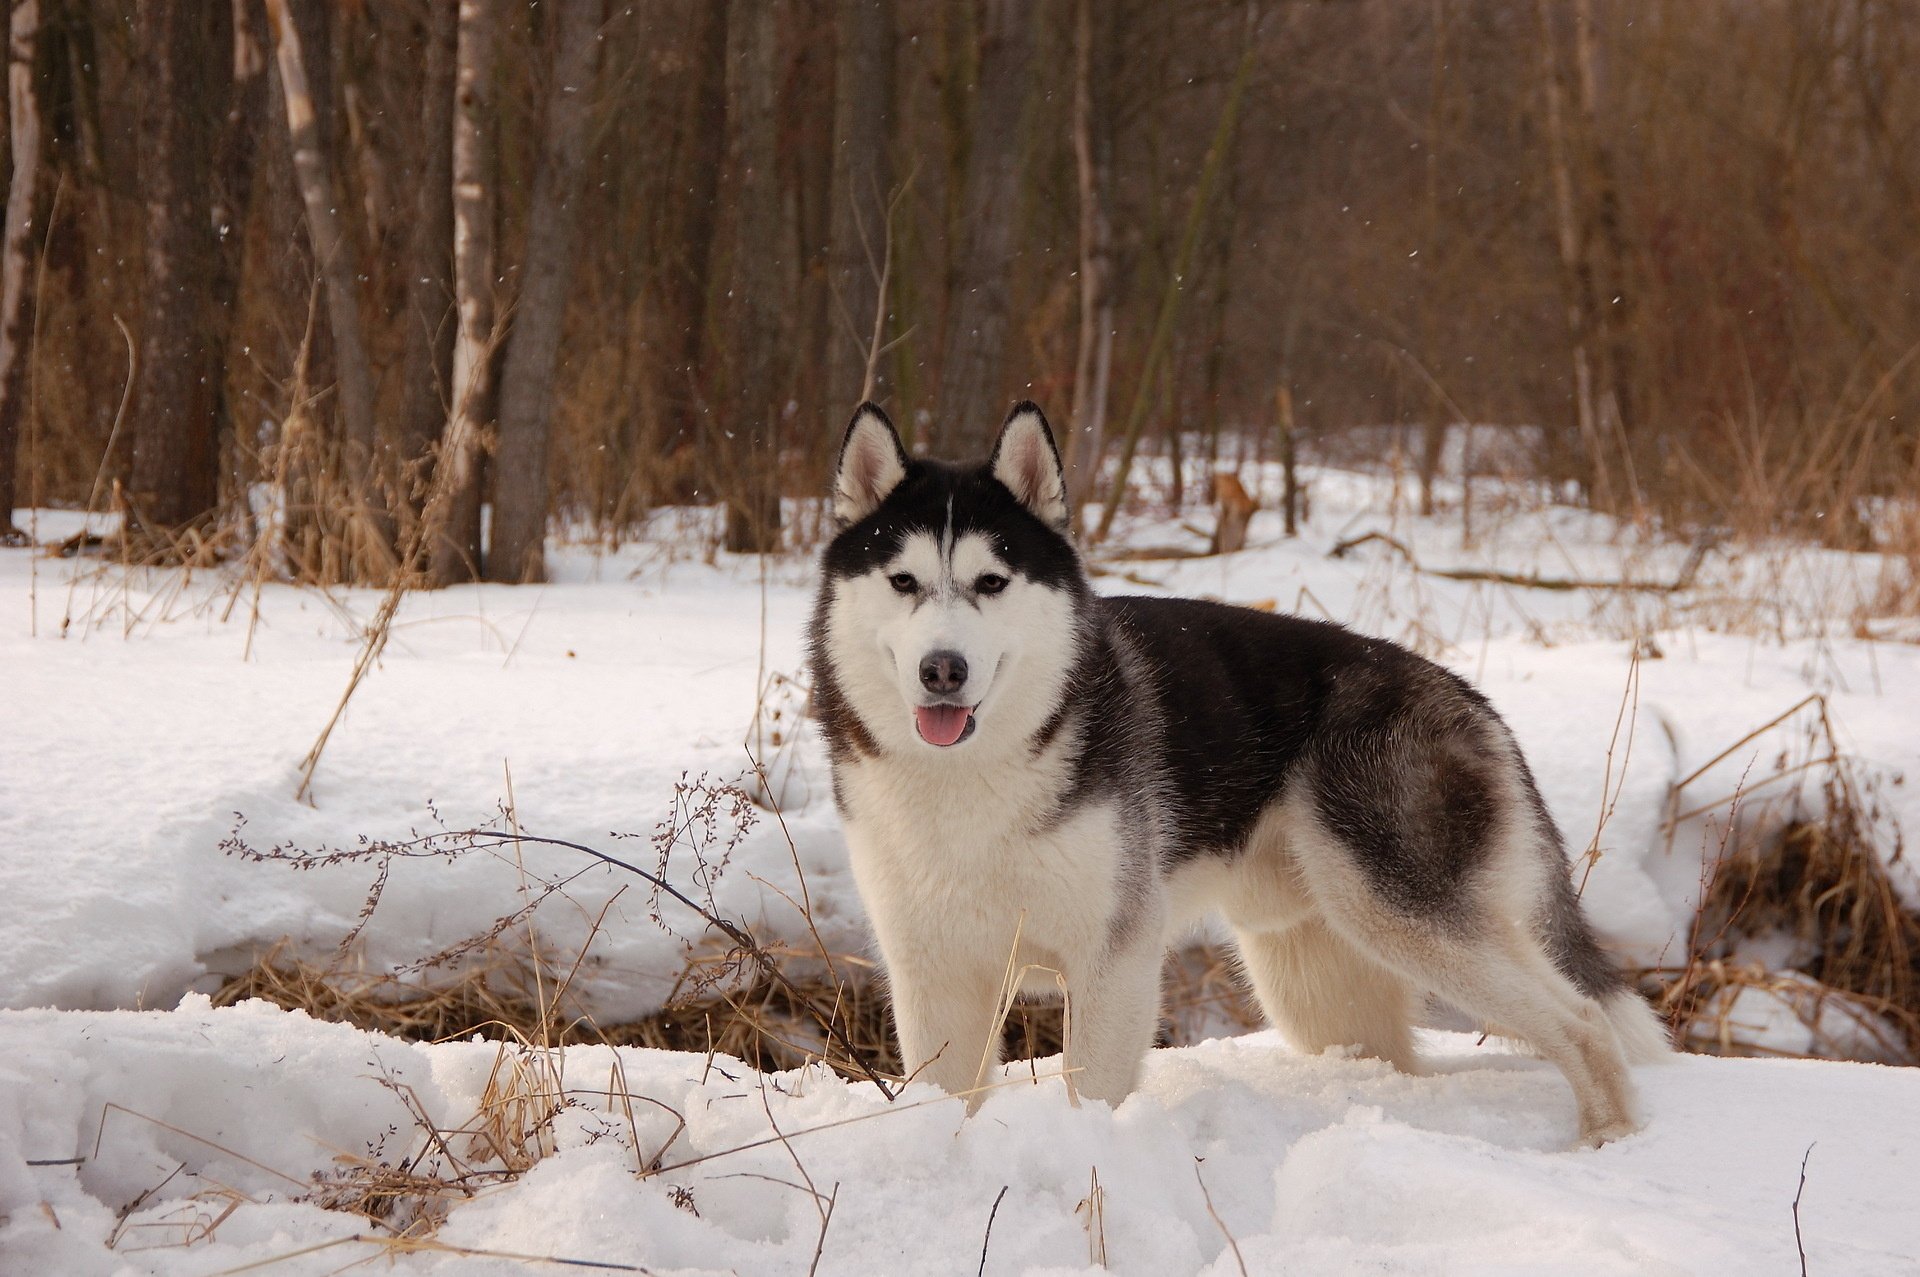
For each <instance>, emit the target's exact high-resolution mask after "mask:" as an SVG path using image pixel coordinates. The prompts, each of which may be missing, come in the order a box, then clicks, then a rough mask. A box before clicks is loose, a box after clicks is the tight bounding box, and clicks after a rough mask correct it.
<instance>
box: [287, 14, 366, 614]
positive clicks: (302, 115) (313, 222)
mask: <svg viewBox="0 0 1920 1277" xmlns="http://www.w3.org/2000/svg"><path fill="white" fill-rule="evenodd" d="M288 2H289V0H267V14H268V17H269V18H270V19H271V21H272V23H273V27H274V45H275V51H276V54H277V64H278V66H279V69H280V87H281V89H282V90H283V92H284V94H285V97H286V104H287V132H288V135H289V137H290V138H291V140H292V144H293V167H294V173H295V175H296V177H297V179H298V182H299V186H300V199H301V203H302V204H303V205H304V206H305V208H306V214H307V237H308V240H309V242H310V243H311V244H312V246H313V256H314V262H315V264H316V265H317V266H318V268H319V271H320V278H321V279H322V281H324V283H325V285H326V296H327V327H328V329H329V330H330V331H331V332H332V333H333V349H334V358H335V361H336V363H337V365H338V367H337V375H338V377H339V382H338V386H339V393H340V419H341V423H342V425H343V427H344V431H343V433H344V437H343V438H342V439H341V455H342V459H343V461H344V462H345V466H344V469H345V472H346V482H347V498H348V500H349V501H351V502H352V503H353V506H354V514H355V518H354V520H353V523H354V524H355V525H356V526H355V529H354V532H353V534H352V535H353V538H354V544H353V545H352V546H351V547H350V556H349V557H350V562H351V564H352V571H353V575H354V576H355V577H356V578H357V579H359V580H361V581H366V582H371V583H380V582H384V581H385V580H386V578H387V576H388V575H389V574H390V573H391V572H392V571H393V569H394V566H395V562H394V557H393V524H392V520H391V518H390V517H389V516H388V515H387V513H386V505H385V499H384V494H383V493H382V492H381V491H380V484H381V482H382V481H383V480H384V479H385V478H386V477H387V476H384V475H380V474H379V473H378V472H377V467H378V463H379V460H380V458H381V453H382V449H380V447H379V439H378V434H377V430H376V425H375V421H374V412H373V368H372V365H371V364H370V363H369V362H368V360H367V347H366V342H365V340H364V339H363V338H362V336H361V329H360V289H359V285H358V283H357V282H356V274H357V270H358V264H359V261H360V255H359V251H358V249H357V247H356V246H355V245H354V243H353V240H352V237H351V235H350V234H349V228H348V226H347V224H346V223H344V222H343V221H342V220H341V219H340V217H339V215H338V213H337V207H338V206H337V203H336V201H335V199H334V192H333V181H332V178H331V177H330V176H329V173H328V168H327V157H326V155H325V153H324V151H323V149H322V146H321V141H320V131H319V128H318V126H317V123H316V117H315V114H314V109H313V92H312V90H311V89H310V88H309V87H308V82H307V67H306V63H305V60H304V59H303V58H302V57H301V53H300V32H299V29H298V28H297V27H296V26H295V25H294V22H293V16H292V14H291V13H289V12H288V9H287V5H288ZM323 73H324V68H323Z"/></svg>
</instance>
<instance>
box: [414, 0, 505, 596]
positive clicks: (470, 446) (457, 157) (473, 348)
mask: <svg viewBox="0 0 1920 1277" xmlns="http://www.w3.org/2000/svg"><path fill="white" fill-rule="evenodd" d="M459 25H460V29H459V33H458V37H457V42H458V43H457V50H458V51H457V54H456V62H457V64H458V70H457V72H456V80H457V89H456V92H455V96H454V113H453V281H454V299H455V305H456V309H457V312H458V315H459V321H460V327H459V333H458V335H457V336H456V338H455V340H454V347H453V386H452V399H451V404H452V408H451V415H450V416H449V417H448V419H447V437H446V441H445V442H444V443H443V444H442V446H441V449H440V458H439V462H438V464H437V465H436V466H435V473H434V492H433V495H432V497H431V499H430V500H429V504H428V511H427V514H426V516H425V529H426V536H427V539H428V545H429V547H430V548H429V555H430V562H431V568H430V571H431V573H432V576H433V581H434V583H435V584H436V585H452V584H453V583H454V582H456V581H472V580H475V579H477V578H478V577H479V575H480V452H481V449H482V448H483V447H484V446H485V442H486V430H487V421H486V410H487V400H488V395H487V384H488V374H489V372H490V369H491V365H492V351H493V182H492V171H491V169H490V168H489V166H488V164H487V137H488V130H489V128H490V126H491V123H492V116H493V59H494V47H493V46H494V33H495V31H496V29H497V28H498V27H499V25H500V11H499V4H498V0H460V24H459Z"/></svg>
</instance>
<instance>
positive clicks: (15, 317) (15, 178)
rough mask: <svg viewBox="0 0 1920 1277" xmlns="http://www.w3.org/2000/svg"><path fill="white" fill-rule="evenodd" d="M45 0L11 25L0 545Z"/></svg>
mask: <svg viewBox="0 0 1920 1277" xmlns="http://www.w3.org/2000/svg"><path fill="white" fill-rule="evenodd" d="M39 39H40V3H39V0H18V2H17V3H16V4H15V5H14V7H13V13H12V15H11V20H10V21H9V23H8V29H7V109H8V117H7V121H8V126H9V130H10V134H11V141H12V144H13V175H12V178H11V179H10V181H9V182H8V184H7V214H6V235H5V239H4V240H0V544H4V545H18V544H21V542H22V536H21V533H20V532H19V530H18V529H16V528H15V527H14V526H13V507H14V503H15V500H16V499H17V492H16V482H17V480H16V475H17V474H18V469H17V466H18V461H17V458H18V457H19V453H20V435H21V423H22V422H24V421H26V420H27V413H28V409H29V406H30V404H29V397H30V394H31V387H32V370H31V368H30V367H29V362H30V361H31V360H32V358H33V306H34V289H33V264H34V261H35V259H36V258H37V257H38V255H39V254H38V252H37V250H38V248H39V242H38V239H39V228H38V226H37V224H36V217H35V214H36V212H37V208H38V203H39V198H40V86H39V83H38V82H37V81H36V80H35V79H34V74H33V69H34V60H35V57H36V53H37V46H38V44H39Z"/></svg>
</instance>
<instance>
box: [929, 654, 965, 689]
mask: <svg viewBox="0 0 1920 1277" xmlns="http://www.w3.org/2000/svg"><path fill="white" fill-rule="evenodd" d="M966 682H967V658H966V657H964V656H962V655H960V653H958V652H930V653H928V654H927V656H926V657H925V658H924V659H922V660H921V662H920V683H921V686H923V687H925V688H926V689H927V690H928V691H929V692H932V693H933V694H934V695H936V696H951V695H952V694H953V693H955V692H957V691H959V690H960V689H961V688H962V687H964V686H966Z"/></svg>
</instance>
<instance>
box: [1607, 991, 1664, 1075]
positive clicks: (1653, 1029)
mask: <svg viewBox="0 0 1920 1277" xmlns="http://www.w3.org/2000/svg"><path fill="white" fill-rule="evenodd" d="M1600 1005H1601V1006H1602V1007H1604V1008H1606V1012H1607V1023H1608V1024H1610V1025H1612V1026H1613V1036H1614V1037H1615V1038H1616V1039H1617V1040H1618V1041H1619V1043H1620V1050H1621V1051H1622V1053H1624V1054H1625V1055H1626V1057H1627V1063H1629V1064H1659V1063H1660V1062H1662V1061H1663V1060H1668V1059H1671V1058H1672V1056H1673V1042H1672V1040H1671V1038H1670V1037H1669V1035H1668V1033H1667V1026H1666V1025H1665V1024H1664V1023H1663V1022H1662V1021H1661V1019H1660V1016H1659V1015H1658V1014H1657V1013H1656V1012H1655V1011H1654V1009H1653V1008H1652V1007H1650V1006H1648V1005H1647V1000H1646V999H1645V998H1643V997H1641V996H1640V994H1639V993H1638V991H1636V990H1634V989H1632V988H1630V987H1629V986H1627V985H1625V984H1622V985H1620V986H1619V987H1618V988H1616V989H1614V990H1613V992H1612V993H1610V994H1608V995H1607V996H1606V997H1605V998H1603V999H1601V1002H1600Z"/></svg>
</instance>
